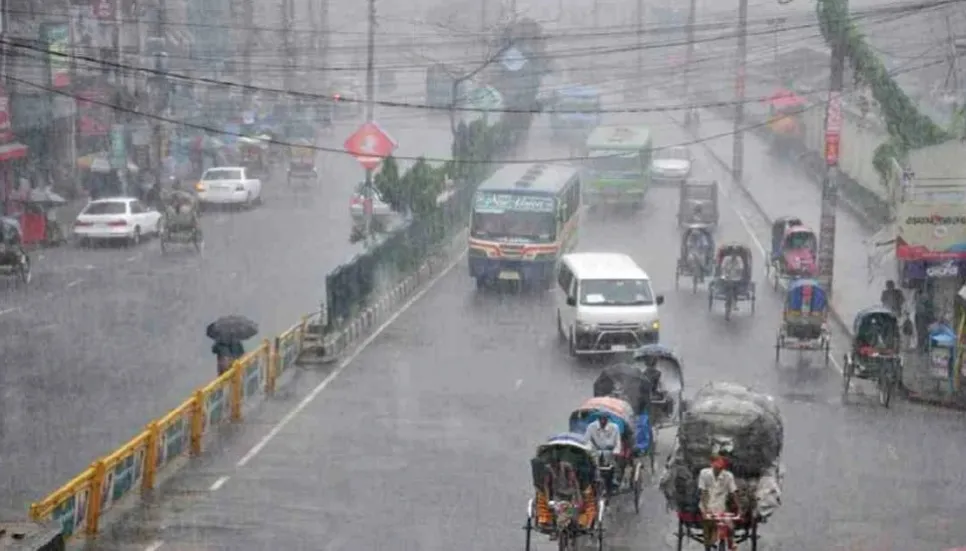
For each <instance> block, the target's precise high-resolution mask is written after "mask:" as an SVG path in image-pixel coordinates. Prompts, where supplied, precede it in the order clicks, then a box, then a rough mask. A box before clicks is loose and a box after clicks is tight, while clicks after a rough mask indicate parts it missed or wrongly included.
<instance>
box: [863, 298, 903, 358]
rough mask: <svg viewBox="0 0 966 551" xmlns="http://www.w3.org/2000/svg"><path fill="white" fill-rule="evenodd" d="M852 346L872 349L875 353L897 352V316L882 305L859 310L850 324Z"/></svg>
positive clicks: (898, 332) (898, 344)
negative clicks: (853, 338) (852, 334)
mask: <svg viewBox="0 0 966 551" xmlns="http://www.w3.org/2000/svg"><path fill="white" fill-rule="evenodd" d="M852 330H853V333H854V334H855V340H854V341H853V348H854V349H857V350H862V349H866V348H868V349H873V350H875V351H876V353H882V352H884V351H885V352H887V353H889V354H898V353H899V349H900V348H901V346H900V331H899V318H898V317H896V315H895V314H894V313H893V312H892V310H889V309H888V308H884V307H882V306H875V307H872V308H866V309H865V310H861V311H860V312H859V313H857V314H856V315H855V321H854V322H853V324H852Z"/></svg>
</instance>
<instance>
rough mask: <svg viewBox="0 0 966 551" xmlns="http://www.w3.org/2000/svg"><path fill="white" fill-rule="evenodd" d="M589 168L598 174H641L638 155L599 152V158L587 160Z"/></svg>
mask: <svg viewBox="0 0 966 551" xmlns="http://www.w3.org/2000/svg"><path fill="white" fill-rule="evenodd" d="M588 162H589V163H590V166H591V168H592V169H594V170H598V171H600V172H642V171H643V169H642V165H641V158H640V157H639V156H638V155H633V154H628V153H625V152H620V151H613V152H601V153H600V155H599V156H594V157H591V158H590V159H588Z"/></svg>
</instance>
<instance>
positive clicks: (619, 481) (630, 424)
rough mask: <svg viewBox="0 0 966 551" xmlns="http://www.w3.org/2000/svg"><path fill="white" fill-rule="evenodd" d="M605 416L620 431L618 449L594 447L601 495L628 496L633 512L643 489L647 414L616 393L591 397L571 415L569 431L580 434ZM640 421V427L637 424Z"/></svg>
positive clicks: (648, 429)
mask: <svg viewBox="0 0 966 551" xmlns="http://www.w3.org/2000/svg"><path fill="white" fill-rule="evenodd" d="M603 416H606V417H607V419H608V421H609V422H611V423H613V424H614V426H616V427H617V428H618V430H619V431H620V435H621V438H620V450H595V454H596V461H597V470H598V475H599V476H600V484H601V495H602V496H604V497H605V498H606V499H607V500H608V503H609V500H610V498H613V497H617V496H622V495H630V496H632V498H633V503H634V512H635V513H637V512H640V506H641V493H642V492H643V490H644V477H645V475H646V473H645V472H644V469H645V467H644V461H643V457H644V455H645V454H646V453H647V450H648V449H649V448H650V444H651V435H652V432H651V427H650V424H649V422H648V419H647V417H646V416H645V417H643V418H642V417H641V416H638V415H637V414H636V413H635V411H634V408H633V407H632V406H631V404H630V403H628V402H627V401H626V400H624V399H622V398H618V397H615V396H600V397H595V398H590V399H589V400H587V401H585V402H584V403H583V404H581V406H580V407H579V408H577V409H576V410H574V411H573V413H571V414H570V432H572V433H576V434H583V433H585V432H586V431H587V427H588V426H590V424H591V423H593V422H594V421H596V420H597V419H598V418H600V417H603ZM639 423H643V426H639Z"/></svg>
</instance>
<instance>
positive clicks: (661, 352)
mask: <svg viewBox="0 0 966 551" xmlns="http://www.w3.org/2000/svg"><path fill="white" fill-rule="evenodd" d="M651 358H654V359H656V360H664V361H665V362H666V363H662V364H658V365H659V366H660V367H659V371H661V379H662V380H663V381H664V384H665V386H666V387H668V388H670V387H673V386H675V385H671V384H670V381H669V380H668V376H670V377H671V378H672V379H673V380H674V381H677V382H678V384H677V386H678V387H679V388H683V387H684V370H683V369H682V367H681V365H682V363H681V358H680V357H678V355H677V354H675V353H674V351H673V350H671V349H670V348H668V347H667V346H664V345H663V344H648V345H646V346H642V347H640V348H638V349H637V350H636V351H634V361H635V362H641V363H644V362H646V361H648V360H649V359H651ZM668 370H670V371H673V373H672V372H666V371H668Z"/></svg>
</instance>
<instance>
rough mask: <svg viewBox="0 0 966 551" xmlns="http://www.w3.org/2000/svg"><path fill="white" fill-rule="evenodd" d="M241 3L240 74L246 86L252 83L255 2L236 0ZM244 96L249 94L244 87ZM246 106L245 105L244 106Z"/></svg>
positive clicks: (248, 90)
mask: <svg viewBox="0 0 966 551" xmlns="http://www.w3.org/2000/svg"><path fill="white" fill-rule="evenodd" d="M236 1H240V2H241V4H242V9H243V10H244V11H243V12H242V19H243V21H244V22H243V23H242V27H243V30H242V32H244V33H245V46H244V49H243V52H242V56H243V58H242V75H243V78H244V82H245V85H246V86H251V85H252V84H253V83H252V51H253V50H254V49H255V35H256V31H255V28H254V27H255V3H254V2H252V1H251V0H236ZM244 95H245V97H250V96H251V91H250V89H247V88H246V89H245V94H244ZM246 108H247V106H246Z"/></svg>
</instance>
